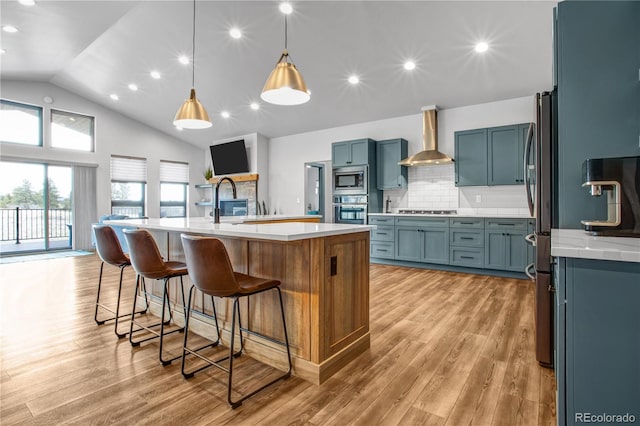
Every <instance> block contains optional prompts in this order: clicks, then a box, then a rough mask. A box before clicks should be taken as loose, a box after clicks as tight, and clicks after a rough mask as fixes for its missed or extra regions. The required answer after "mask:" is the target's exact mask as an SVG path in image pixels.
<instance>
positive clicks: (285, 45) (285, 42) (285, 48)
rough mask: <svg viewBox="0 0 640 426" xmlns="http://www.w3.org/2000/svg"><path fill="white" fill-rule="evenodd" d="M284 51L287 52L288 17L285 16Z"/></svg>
mask: <svg viewBox="0 0 640 426" xmlns="http://www.w3.org/2000/svg"><path fill="white" fill-rule="evenodd" d="M284 50H287V15H284Z"/></svg>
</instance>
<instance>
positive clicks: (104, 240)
mask: <svg viewBox="0 0 640 426" xmlns="http://www.w3.org/2000/svg"><path fill="white" fill-rule="evenodd" d="M93 232H94V235H95V237H96V251H97V252H98V256H99V257H100V260H101V261H102V263H100V278H98V296H97V297H96V311H95V313H94V315H93V319H94V320H95V322H96V324H98V325H102V324H104V323H105V322H107V321H111V320H115V326H114V331H115V333H116V336H118V338H122V337H126V336H127V334H129V333H120V332H119V331H118V320H119V319H120V318H123V317H128V316H129V315H131V313H127V314H122V315H120V296H121V294H122V274H123V273H124V270H125V268H126V267H127V266H131V261H130V260H129V258H128V257H127V255H126V254H124V253H123V251H122V246H120V242H119V241H118V237H117V236H116V233H115V231H114V230H113V228H111V227H110V226H109V225H94V226H93ZM105 263H106V264H109V265H112V266H116V267H118V268H120V281H119V283H118V299H117V301H116V310H115V311H114V310H113V309H112V308H111V307H109V306H106V305H104V304H102V303H100V291H101V289H102V271H103V269H104V264H105ZM145 301H146V302H147V305H146V306H145V308H144V310H142V311H139V312H136V314H143V313H145V312H147V309H148V308H149V304H148V301H147V300H146V299H145ZM98 308H102V309H104V310H105V311H108V312H111V313H112V314H114V316H113V317H110V318H105V319H100V320H99V319H98ZM132 312H133V311H132Z"/></svg>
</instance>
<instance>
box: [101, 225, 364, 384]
mask: <svg viewBox="0 0 640 426" xmlns="http://www.w3.org/2000/svg"><path fill="white" fill-rule="evenodd" d="M273 219H278V218H273ZM107 223H109V222H107ZM109 224H112V225H117V226H120V227H127V228H144V229H147V230H148V231H149V232H151V233H152V235H153V236H154V238H155V240H156V242H157V244H158V247H159V248H160V251H161V253H162V255H163V256H164V257H165V259H166V260H174V261H184V252H183V249H182V243H181V241H180V234H181V233H188V234H193V235H205V236H213V237H216V238H219V239H220V240H221V241H222V242H223V243H224V245H225V247H226V248H227V251H228V253H229V257H230V259H231V263H232V264H233V267H234V270H236V271H237V272H241V273H245V274H249V275H255V276H259V277H264V278H272V279H277V280H280V281H281V282H282V285H281V289H282V293H283V299H284V304H285V312H286V319H287V330H288V334H289V341H290V345H291V353H292V361H293V374H294V375H296V376H298V377H301V378H303V379H305V380H308V381H310V382H312V383H315V384H320V383H322V382H323V381H325V380H326V379H327V378H329V377H330V376H331V375H333V374H334V373H335V372H337V371H338V370H340V369H341V368H342V367H344V366H345V365H346V364H347V363H348V362H349V361H351V360H352V359H353V358H355V357H356V356H357V355H359V354H360V353H362V352H364V351H366V350H367V349H368V348H369V346H370V337H369V231H370V227H369V226H363V225H344V224H333V223H309V222H278V221H277V220H276V221H271V223H235V222H223V223H220V224H213V223H212V221H211V220H210V219H204V218H163V219H125V220H118V221H113V222H112V223H109ZM178 285H179V281H175V282H174V283H172V285H171V295H170V296H171V301H172V304H173V305H174V306H175V308H176V309H178V311H180V310H181V309H182V305H181V302H178V300H179V299H180V298H179V296H178V295H179V287H178ZM184 285H185V290H186V291H188V289H189V286H190V285H191V283H190V281H189V279H188V278H185V280H184ZM161 291H162V286H161V283H160V282H155V283H154V284H153V292H154V294H156V295H158V296H161V294H162V293H161ZM245 299H249V298H245ZM244 302H245V303H244V305H243V306H242V323H243V325H246V326H247V328H249V329H252V330H255V331H258V332H260V333H263V334H266V335H268V336H273V337H275V338H277V339H283V337H284V336H282V326H281V323H280V319H279V314H278V312H279V308H278V307H277V305H276V304H277V296H276V295H275V294H271V292H268V293H265V294H258V295H255V296H251V298H250V301H249V300H244ZM215 303H216V310H217V314H218V323H219V325H220V326H221V327H222V329H223V330H222V338H223V341H224V342H225V343H226V344H228V342H229V330H230V328H231V322H230V320H231V302H230V301H227V300H226V299H216V301H215ZM247 303H251V310H250V311H249V310H248V309H247ZM154 310H155V312H156V313H157V312H159V310H160V304H159V303H153V306H152V311H154ZM194 310H195V311H196V312H194V313H193V318H192V323H193V326H192V327H193V330H194V332H196V333H198V334H201V335H203V336H209V337H211V336H215V330H214V329H213V326H212V321H211V320H210V319H209V318H208V317H206V316H204V315H202V314H201V313H202V312H204V313H205V314H208V315H210V314H211V312H212V307H211V301H210V300H209V298H204V297H202V296H197V297H196V299H195V308H194ZM198 311H199V312H200V314H199V313H198ZM180 317H181V315H175V316H174V318H175V319H176V320H177V321H178V323H181V318H180ZM190 327H191V324H190ZM246 340H247V342H246V345H245V347H246V351H247V353H248V354H249V355H250V356H251V357H253V358H256V359H259V360H261V361H264V362H266V363H269V364H271V365H274V366H278V367H282V368H285V367H284V366H285V359H286V356H284V352H283V350H282V348H281V347H278V346H277V345H272V344H270V343H269V342H266V343H265V342H264V341H262V340H255V339H252V337H251V336H248V337H247V338H246Z"/></svg>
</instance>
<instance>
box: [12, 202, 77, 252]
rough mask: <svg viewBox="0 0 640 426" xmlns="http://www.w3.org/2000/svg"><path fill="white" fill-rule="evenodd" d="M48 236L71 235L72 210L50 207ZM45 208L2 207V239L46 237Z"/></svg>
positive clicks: (60, 236) (20, 239)
mask: <svg viewBox="0 0 640 426" xmlns="http://www.w3.org/2000/svg"><path fill="white" fill-rule="evenodd" d="M48 216H49V223H48V234H49V235H48V238H63V237H69V235H70V233H71V210H68V209H49V211H48ZM44 220H45V211H44V209H23V208H20V207H16V208H13V209H0V241H15V242H16V244H19V243H20V241H22V240H37V239H43V238H44V237H45V226H44Z"/></svg>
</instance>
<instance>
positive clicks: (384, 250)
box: [376, 249, 389, 251]
mask: <svg viewBox="0 0 640 426" xmlns="http://www.w3.org/2000/svg"><path fill="white" fill-rule="evenodd" d="M376 251H389V250H387V249H376Z"/></svg>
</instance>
